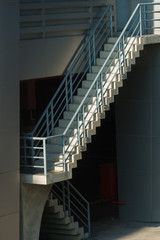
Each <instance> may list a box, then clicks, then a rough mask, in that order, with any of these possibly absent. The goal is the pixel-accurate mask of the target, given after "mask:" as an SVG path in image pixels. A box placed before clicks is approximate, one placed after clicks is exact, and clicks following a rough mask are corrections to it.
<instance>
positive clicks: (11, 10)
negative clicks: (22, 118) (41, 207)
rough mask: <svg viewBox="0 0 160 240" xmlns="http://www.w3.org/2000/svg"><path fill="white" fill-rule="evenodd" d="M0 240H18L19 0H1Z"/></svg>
mask: <svg viewBox="0 0 160 240" xmlns="http://www.w3.org/2000/svg"><path fill="white" fill-rule="evenodd" d="M0 239H2V240H3V239H5V240H10V239H16V240H18V239H19V1H18V0H17V1H16V0H15V1H9V0H1V1H0Z"/></svg>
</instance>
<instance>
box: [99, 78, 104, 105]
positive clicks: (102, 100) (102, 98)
mask: <svg viewBox="0 0 160 240" xmlns="http://www.w3.org/2000/svg"><path fill="white" fill-rule="evenodd" d="M100 80H101V102H102V104H104V97H103V75H102V73H101V75H100Z"/></svg>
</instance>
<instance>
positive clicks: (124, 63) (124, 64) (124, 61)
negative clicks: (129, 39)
mask: <svg viewBox="0 0 160 240" xmlns="http://www.w3.org/2000/svg"><path fill="white" fill-rule="evenodd" d="M122 51H123V66H124V67H126V56H125V45H124V34H123V37H122Z"/></svg>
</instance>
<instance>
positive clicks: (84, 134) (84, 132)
mask: <svg viewBox="0 0 160 240" xmlns="http://www.w3.org/2000/svg"><path fill="white" fill-rule="evenodd" d="M82 124H83V137H84V138H85V137H86V129H85V119H84V105H83V106H82Z"/></svg>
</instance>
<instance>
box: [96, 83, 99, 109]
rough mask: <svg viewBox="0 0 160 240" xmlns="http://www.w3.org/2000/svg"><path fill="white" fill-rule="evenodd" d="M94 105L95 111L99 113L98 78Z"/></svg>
mask: <svg viewBox="0 0 160 240" xmlns="http://www.w3.org/2000/svg"><path fill="white" fill-rule="evenodd" d="M96 106H97V112H98V113H99V96H98V79H97V81H96Z"/></svg>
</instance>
